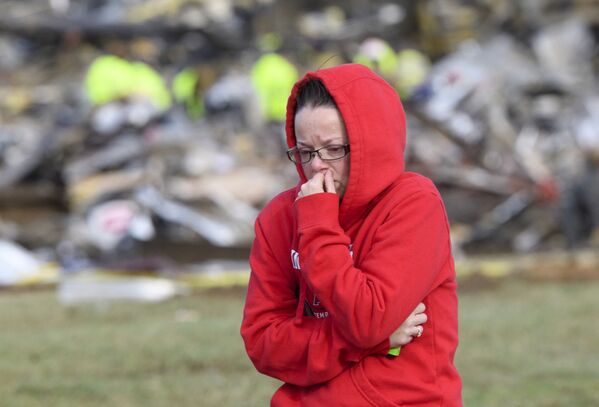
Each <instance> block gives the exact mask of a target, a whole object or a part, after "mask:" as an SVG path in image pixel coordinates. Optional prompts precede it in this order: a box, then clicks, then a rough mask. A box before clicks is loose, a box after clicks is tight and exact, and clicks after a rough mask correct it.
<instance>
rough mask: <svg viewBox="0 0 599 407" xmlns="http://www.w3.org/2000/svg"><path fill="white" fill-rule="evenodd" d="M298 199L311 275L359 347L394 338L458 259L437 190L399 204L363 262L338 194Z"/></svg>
mask: <svg viewBox="0 0 599 407" xmlns="http://www.w3.org/2000/svg"><path fill="white" fill-rule="evenodd" d="M295 205H296V211H297V217H298V228H299V236H300V238H299V249H298V251H299V253H300V261H301V262H302V273H303V275H304V278H305V279H306V282H307V284H308V285H309V286H310V288H311V289H312V291H313V292H314V293H315V294H316V295H318V297H319V299H320V301H321V303H322V304H323V305H324V307H325V308H326V309H327V310H328V311H329V313H330V314H331V315H332V317H333V319H334V320H335V323H336V324H337V327H338V329H339V332H340V333H342V334H343V335H344V336H345V338H346V339H347V340H349V341H350V342H351V343H353V344H354V345H355V346H356V347H359V348H368V347H371V346H374V345H376V344H378V343H380V342H381V341H382V340H384V339H385V338H388V337H389V335H390V334H391V333H392V332H393V331H394V330H395V329H396V328H397V327H398V326H399V325H400V324H401V323H402V322H403V321H404V320H405V319H406V318H407V317H408V316H409V314H410V312H411V311H412V310H413V309H414V308H415V307H416V305H417V304H418V303H419V302H420V301H422V300H423V299H424V298H425V297H426V296H427V295H428V293H429V292H430V291H431V290H432V289H433V288H434V284H438V282H437V281H438V280H437V279H438V277H439V273H440V271H441V270H443V266H444V265H445V264H446V262H447V261H450V260H451V251H450V243H449V229H448V224H447V218H446V215H445V209H444V207H443V204H442V201H441V199H440V197H439V196H438V195H436V194H435V193H433V192H432V191H422V190H420V191H417V192H414V193H413V194H411V195H409V196H407V197H405V198H402V199H401V200H400V202H398V203H397V204H395V206H394V207H393V208H392V209H391V210H390V213H389V214H388V216H387V217H386V219H385V221H384V222H383V223H381V224H380V225H379V226H378V229H377V230H376V232H375V235H374V239H373V242H372V245H371V246H370V248H369V249H368V250H369V251H368V252H367V253H362V256H361V257H362V260H361V262H360V264H359V268H356V267H354V262H353V260H352V258H351V257H350V254H349V253H348V243H349V239H348V237H347V236H346V235H345V233H344V231H343V229H342V228H341V227H340V226H339V222H338V213H339V203H338V199H337V197H336V196H335V195H333V194H327V193H321V194H314V195H310V196H307V197H305V198H302V199H300V200H298V201H297V202H296V203H295Z"/></svg>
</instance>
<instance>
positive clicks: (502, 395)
mask: <svg viewBox="0 0 599 407" xmlns="http://www.w3.org/2000/svg"><path fill="white" fill-rule="evenodd" d="M598 293H599V281H593V282H569V283H534V284H533V283H527V282H524V281H518V280H510V281H505V282H503V283H501V284H498V285H494V286H487V287H478V288H468V287H467V286H466V285H465V286H464V288H463V289H461V292H460V321H461V326H460V331H461V332H460V333H461V344H460V348H459V351H458V355H457V364H458V367H459V369H460V371H461V374H462V376H463V380H464V402H465V405H466V406H471V407H479V406H483V407H487V406H488V407H494V406H501V407H509V406H514V407H516V406H526V407H535V406H539V407H540V406H543V407H549V406H556V407H557V406H576V407H577V406H599V335H598V334H599V332H598V327H599V295H598ZM243 295H244V290H238V289H237V290H226V291H223V290H219V291H211V292H203V293H198V294H196V295H193V296H188V297H184V298H179V299H176V300H171V301H168V302H164V303H160V304H152V305H140V304H118V305H111V306H109V307H96V306H83V307H77V308H65V307H63V306H61V305H59V304H58V303H57V302H56V299H55V295H54V293H53V292H51V291H38V292H27V293H24V292H19V293H14V292H0V327H2V328H1V329H2V331H1V332H2V333H1V334H0V406H11V407H12V406H24V407H30V406H103V407H105V406H123V407H126V406H171V405H176V406H205V407H210V406H218V407H227V406H241V407H245V406H248V407H250V406H267V405H268V401H269V398H270V395H271V393H272V392H273V391H274V390H275V388H276V387H277V386H278V382H277V381H275V380H272V379H269V378H267V377H264V376H261V375H260V374H258V373H256V372H255V371H254V369H253V367H252V366H251V364H250V362H249V361H248V359H247V358H246V356H245V353H244V351H243V346H242V342H241V339H240V337H239V334H238V327H239V323H240V319H241V309H242V304H243Z"/></svg>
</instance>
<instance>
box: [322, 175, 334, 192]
mask: <svg viewBox="0 0 599 407" xmlns="http://www.w3.org/2000/svg"><path fill="white" fill-rule="evenodd" d="M324 190H325V192H332V193H335V192H336V191H335V179H334V178H333V173H332V172H331V171H327V172H325V173H324Z"/></svg>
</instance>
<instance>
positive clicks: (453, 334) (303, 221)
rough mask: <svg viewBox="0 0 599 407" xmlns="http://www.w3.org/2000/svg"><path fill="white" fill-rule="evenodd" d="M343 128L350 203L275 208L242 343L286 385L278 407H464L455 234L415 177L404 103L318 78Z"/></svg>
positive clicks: (356, 70)
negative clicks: (393, 342) (415, 329)
mask: <svg viewBox="0 0 599 407" xmlns="http://www.w3.org/2000/svg"><path fill="white" fill-rule="evenodd" d="M309 78H318V79H320V80H321V81H322V82H323V84H324V85H325V87H326V88H327V89H328V91H329V92H330V94H331V95H332V97H333V99H334V100H335V103H336V104H337V107H338V109H339V111H340V112H341V116H342V117H343V120H344V122H345V127H346V130H347V136H348V139H349V143H350V147H351V152H350V154H349V157H350V173H349V180H348V182H347V186H346V190H345V195H344V197H343V199H342V201H341V203H340V202H339V198H338V196H337V195H336V194H332V193H319V194H313V195H308V196H306V197H303V198H301V199H298V200H297V201H296V196H297V192H298V190H299V186H300V185H301V184H302V183H304V182H306V177H305V175H304V173H303V171H302V168H301V166H300V165H298V166H297V169H298V173H299V177H300V182H299V184H298V185H297V186H296V187H295V188H292V189H290V190H287V191H285V192H283V193H281V194H279V195H278V196H276V197H275V198H274V199H273V200H272V201H271V202H270V203H269V204H268V205H267V206H266V207H265V208H264V209H263V210H262V212H261V213H260V215H259V216H258V219H257V220H256V226H255V232H256V237H255V241H254V244H253V247H252V251H251V255H250V266H251V270H252V271H251V276H250V282H249V286H248V292H247V298H246V304H245V309H244V316H243V322H242V326H241V335H242V337H243V339H244V342H245V346H246V350H247V353H248V355H249V357H250V359H251V360H252V362H253V363H254V365H255V366H256V368H257V369H258V370H259V371H260V372H262V373H264V374H266V375H269V376H272V377H275V378H278V379H280V380H282V381H283V382H285V384H284V385H283V386H281V387H280V388H279V390H278V391H277V392H276V393H275V394H274V396H273V398H272V401H271V406H309V407H315V406H316V407H318V406H385V407H387V406H389V407H391V406H419V407H433V406H444V407H454V406H461V405H462V401H461V381H460V377H459V375H458V372H457V370H456V368H455V366H454V363H453V359H454V354H455V351H456V347H457V344H458V327H457V325H458V318H457V315H458V314H457V296H456V281H455V271H454V265H453V258H452V255H451V248H450V240H449V228H448V222H447V217H446V214H445V209H444V206H443V202H442V201H441V197H440V195H439V192H438V191H437V189H436V188H435V187H434V185H433V184H432V182H431V181H430V180H428V179H427V178H424V177H422V176H420V175H417V174H414V173H409V172H405V171H404V146H405V140H406V127H405V114H404V112H403V108H402V105H401V102H400V100H399V98H398V96H397V94H396V92H395V91H394V90H393V89H392V88H391V86H389V85H388V84H387V83H386V82H385V81H383V80H382V79H381V78H380V77H378V76H377V75H375V74H374V73H373V72H372V71H370V70H369V69H367V68H366V67H364V66H361V65H354V64H351V65H342V66H338V67H334V68H329V69H322V70H319V71H316V72H312V73H308V74H306V76H304V78H303V79H301V80H300V81H299V82H298V83H297V84H296V85H295V87H294V88H293V90H292V93H291V96H290V97H289V102H288V105H287V124H286V131H287V143H288V145H289V147H293V146H295V134H294V115H295V96H296V94H297V90H298V87H299V85H301V84H302V83H303V82H304V81H306V80H307V79H309ZM419 302H424V304H425V305H426V314H427V316H428V321H427V322H426V323H425V324H424V333H423V335H422V336H421V337H420V338H415V339H414V340H413V341H412V342H411V343H410V344H408V345H406V346H404V347H403V348H402V349H401V354H400V355H399V356H398V357H389V356H387V355H386V354H387V351H388V350H389V336H390V335H391V333H392V332H393V331H395V330H396V329H397V328H398V327H399V326H400V325H401V323H402V322H403V321H404V320H405V319H406V318H407V317H408V316H409V314H410V313H411V312H412V310H414V308H415V307H416V305H417V304H418V303H419Z"/></svg>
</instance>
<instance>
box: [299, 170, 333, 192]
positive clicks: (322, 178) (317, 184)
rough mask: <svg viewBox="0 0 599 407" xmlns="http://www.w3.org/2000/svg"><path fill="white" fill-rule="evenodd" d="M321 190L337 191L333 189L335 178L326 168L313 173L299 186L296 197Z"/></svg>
mask: <svg viewBox="0 0 599 407" xmlns="http://www.w3.org/2000/svg"><path fill="white" fill-rule="evenodd" d="M322 192H332V193H333V194H335V193H337V191H335V180H334V179H333V173H332V172H331V171H328V170H327V171H324V172H317V173H316V174H314V176H313V177H312V178H310V179H309V180H308V181H307V182H306V183H305V184H303V185H302V186H301V189H300V191H299V193H298V194H297V199H300V198H303V197H304V196H308V195H312V194H319V193H322Z"/></svg>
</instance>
